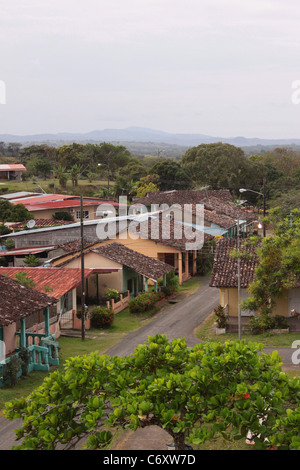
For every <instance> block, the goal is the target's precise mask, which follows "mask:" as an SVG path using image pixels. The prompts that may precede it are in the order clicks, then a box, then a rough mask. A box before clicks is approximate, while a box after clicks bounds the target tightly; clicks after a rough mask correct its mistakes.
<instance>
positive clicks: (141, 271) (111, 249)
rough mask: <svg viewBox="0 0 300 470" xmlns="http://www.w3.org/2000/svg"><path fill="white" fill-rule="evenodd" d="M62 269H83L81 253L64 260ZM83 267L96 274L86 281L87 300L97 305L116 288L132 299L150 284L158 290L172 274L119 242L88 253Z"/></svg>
mask: <svg viewBox="0 0 300 470" xmlns="http://www.w3.org/2000/svg"><path fill="white" fill-rule="evenodd" d="M59 266H60V267H62V266H63V267H64V268H66V269H65V270H68V269H67V268H73V270H74V268H75V269H80V266H81V254H76V255H75V256H73V257H72V258H69V259H67V260H64V261H63V262H62V261H61V264H60V265H59ZM84 268H85V269H90V270H92V272H93V274H92V275H91V276H90V277H89V278H88V279H87V280H86V286H85V290H86V298H87V299H88V301H89V302H91V301H92V300H94V301H95V302H96V303H98V302H99V301H100V299H101V298H103V297H105V291H106V289H116V290H117V291H118V292H121V293H125V292H127V291H129V293H130V296H131V297H133V296H135V295H137V294H138V293H139V292H141V291H143V290H145V291H147V290H148V283H149V284H151V285H154V288H155V290H157V287H158V280H160V279H162V280H163V282H164V283H165V282H166V278H165V275H166V274H169V273H170V272H171V271H173V267H172V266H170V265H169V264H166V263H163V262H161V261H159V260H157V259H155V258H151V257H149V256H145V255H143V254H141V253H138V252H136V251H134V250H132V249H130V248H128V247H127V246H125V245H122V244H121V243H116V242H114V243H108V244H106V245H102V246H99V247H90V248H88V249H87V250H85V251H84ZM95 302H94V303H95Z"/></svg>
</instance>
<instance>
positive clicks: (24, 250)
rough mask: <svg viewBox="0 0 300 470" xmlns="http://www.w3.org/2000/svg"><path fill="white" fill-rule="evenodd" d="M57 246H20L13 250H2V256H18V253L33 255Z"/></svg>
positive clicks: (0, 253)
mask: <svg viewBox="0 0 300 470" xmlns="http://www.w3.org/2000/svg"><path fill="white" fill-rule="evenodd" d="M54 248H56V245H51V246H40V247H39V248H18V249H13V250H0V256H17V255H31V254H33V255H34V254H35V253H42V252H43V251H50V250H53V249H54Z"/></svg>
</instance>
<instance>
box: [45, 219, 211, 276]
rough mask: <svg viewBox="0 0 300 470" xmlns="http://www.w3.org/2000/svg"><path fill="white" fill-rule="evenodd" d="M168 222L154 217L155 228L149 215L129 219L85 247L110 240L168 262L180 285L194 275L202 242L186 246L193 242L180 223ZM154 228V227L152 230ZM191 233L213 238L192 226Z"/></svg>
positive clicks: (101, 244)
mask: <svg viewBox="0 0 300 470" xmlns="http://www.w3.org/2000/svg"><path fill="white" fill-rule="evenodd" d="M107 223H109V219H107ZM152 224H153V225H152ZM169 224H170V225H168V224H162V223H161V218H160V219H159V220H158V226H157V227H155V222H153V220H152V219H150V218H149V219H148V218H147V219H146V220H145V221H143V222H141V221H132V222H131V223H130V224H129V225H126V228H124V230H121V231H119V232H118V233H117V234H116V235H115V236H114V237H112V238H107V239H106V240H104V241H101V242H98V243H95V244H93V245H92V246H90V247H89V248H90V249H91V248H93V249H94V248H97V247H100V246H103V245H107V244H110V243H114V242H117V243H119V244H122V245H124V246H126V247H128V248H130V249H131V250H134V251H135V252H137V253H140V254H143V255H145V256H148V257H150V258H154V259H156V260H158V261H161V262H164V263H167V264H168V265H171V266H172V267H173V268H174V269H175V272H176V274H177V275H178V277H179V283H180V285H181V284H182V283H183V282H184V281H186V280H187V279H189V278H190V277H191V276H192V275H195V274H196V258H197V251H198V249H200V248H201V247H202V245H201V243H200V245H199V246H197V245H196V243H195V247H194V248H193V249H190V246H189V244H190V245H192V247H193V243H191V240H190V239H188V238H187V236H186V234H185V233H184V227H183V225H182V224H180V223H177V222H175V221H174V220H170V221H169ZM153 227H154V228H153ZM155 228H158V230H157V231H156V230H155ZM194 233H196V235H198V241H200V242H203V241H207V240H211V239H212V238H213V237H212V236H211V235H209V234H206V233H203V232H200V231H199V230H195V229H194ZM99 238H103V237H99ZM195 238H196V237H195ZM78 253H79V251H77V252H74V253H73V254H68V255H66V256H64V257H61V258H59V259H57V260H53V262H52V265H53V266H57V265H61V263H62V262H65V261H69V260H70V259H72V258H73V257H75V256H76V255H78Z"/></svg>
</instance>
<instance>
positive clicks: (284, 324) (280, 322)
mask: <svg viewBox="0 0 300 470" xmlns="http://www.w3.org/2000/svg"><path fill="white" fill-rule="evenodd" d="M288 327H289V322H288V320H287V318H286V317H284V316H283V315H275V317H274V318H273V327H272V328H279V329H281V328H288Z"/></svg>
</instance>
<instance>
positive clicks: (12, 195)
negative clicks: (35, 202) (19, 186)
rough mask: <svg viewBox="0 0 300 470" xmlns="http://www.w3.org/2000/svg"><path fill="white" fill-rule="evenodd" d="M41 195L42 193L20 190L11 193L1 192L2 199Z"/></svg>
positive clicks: (0, 197)
mask: <svg viewBox="0 0 300 470" xmlns="http://www.w3.org/2000/svg"><path fill="white" fill-rule="evenodd" d="M38 195H40V193H32V192H29V191H18V192H17V193H9V194H1V195H0V199H8V200H10V199H18V198H22V197H25V196H26V197H31V196H32V197H34V196H38Z"/></svg>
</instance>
